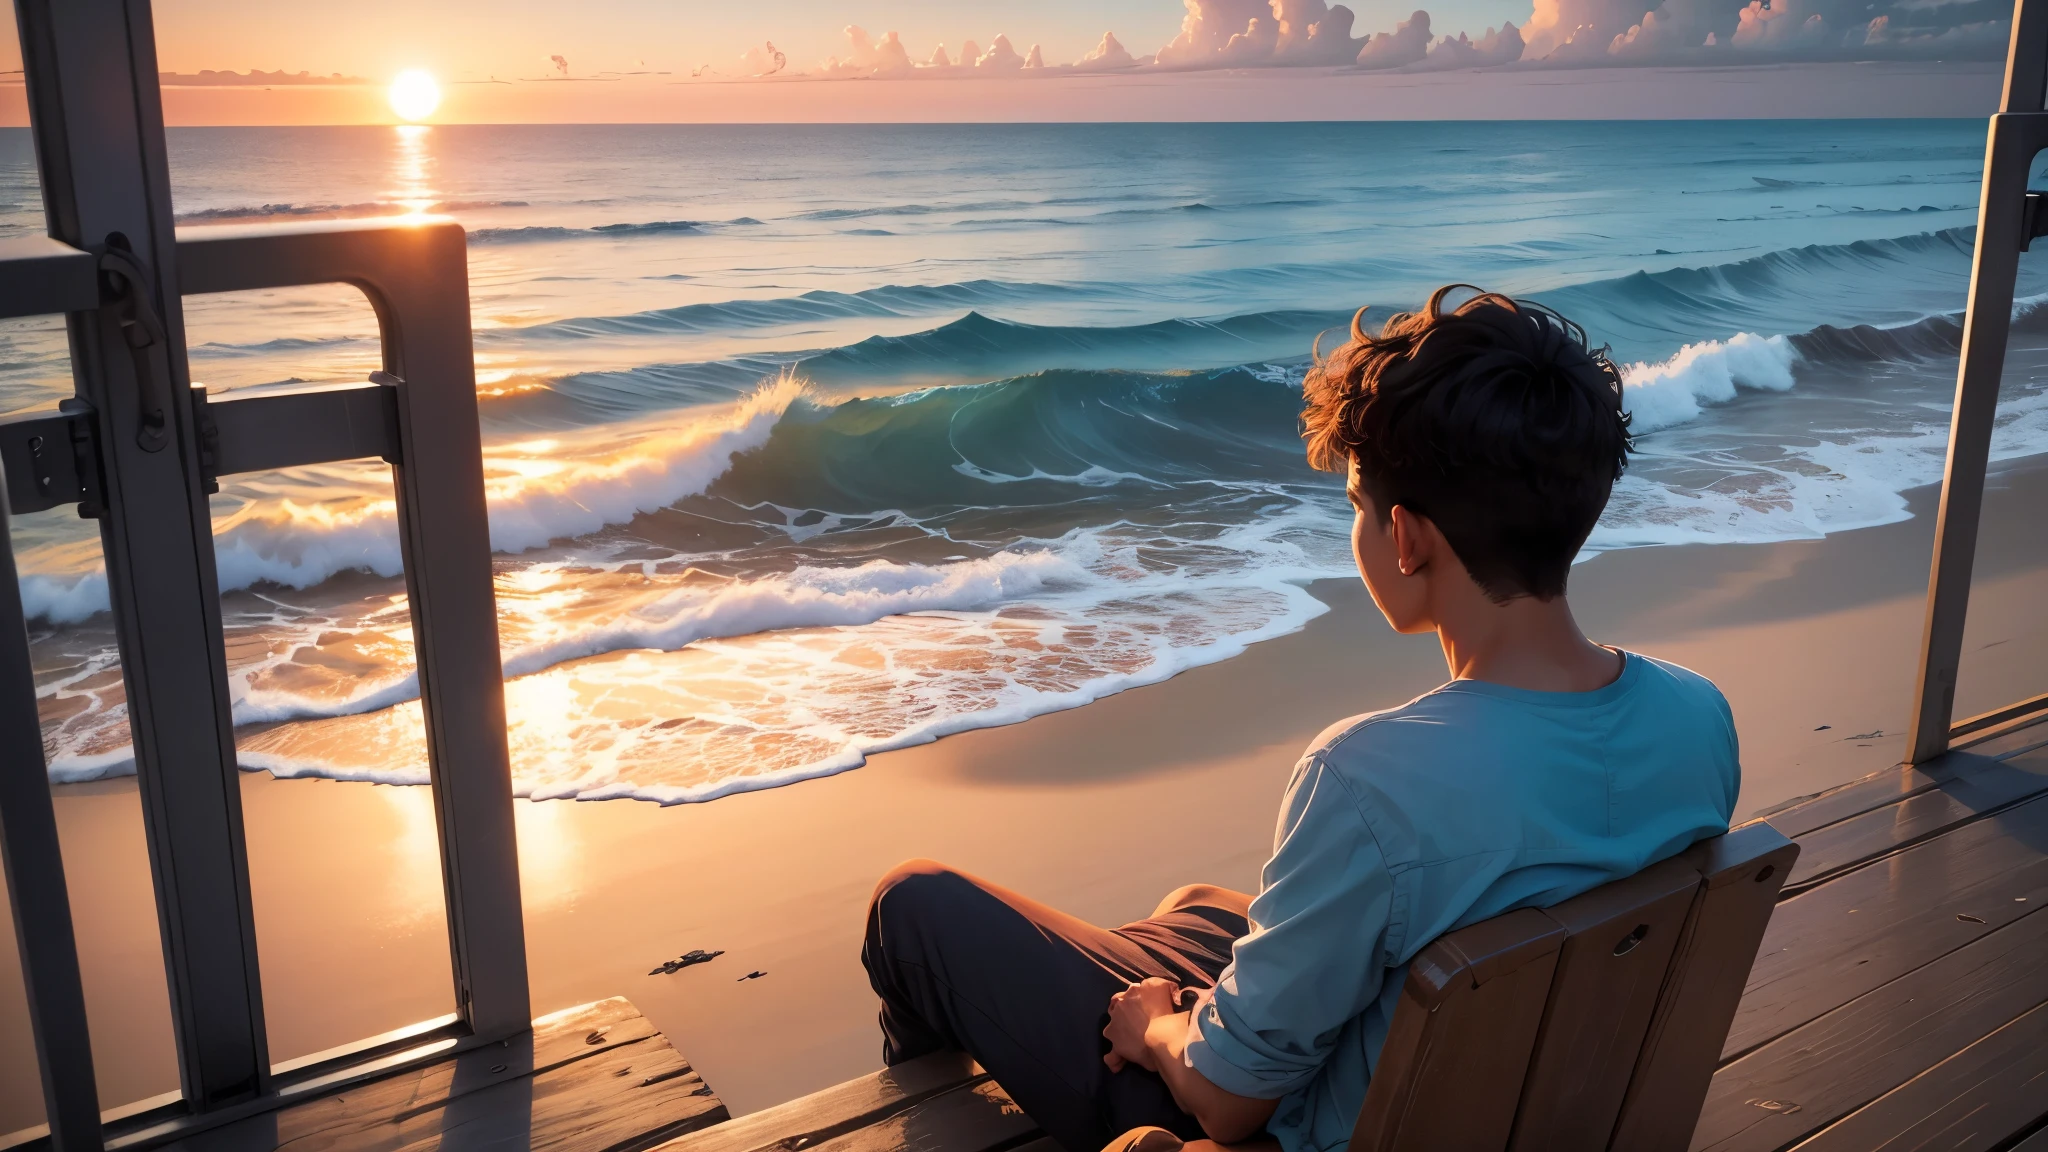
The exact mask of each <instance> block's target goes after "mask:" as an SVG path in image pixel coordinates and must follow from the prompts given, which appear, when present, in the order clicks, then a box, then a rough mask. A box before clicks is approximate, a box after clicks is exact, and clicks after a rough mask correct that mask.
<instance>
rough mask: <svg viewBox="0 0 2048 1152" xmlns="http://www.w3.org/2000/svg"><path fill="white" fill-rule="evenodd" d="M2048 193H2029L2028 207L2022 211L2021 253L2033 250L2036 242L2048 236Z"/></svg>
mask: <svg viewBox="0 0 2048 1152" xmlns="http://www.w3.org/2000/svg"><path fill="white" fill-rule="evenodd" d="M2044 205H2048V192H2034V191H2029V192H2028V193H2027V202H2026V207H2024V208H2022V209H2020V251H2022V252H2025V251H2028V250H2029V249H2031V248H2032V247H2033V245H2034V241H2036V240H2039V239H2040V238H2041V237H2043V236H2048V209H2044Z"/></svg>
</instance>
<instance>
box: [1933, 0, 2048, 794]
mask: <svg viewBox="0 0 2048 1152" xmlns="http://www.w3.org/2000/svg"><path fill="white" fill-rule="evenodd" d="M2005 79H2006V86H2005V96H2004V101H2003V103H2002V106H2001V109H2000V112H1999V114H1998V115H1996V116H1993V117H1992V118H1991V129H1990V137H1989V140H1988V141H1987V142H1986V145H1985V152H1984V185H1983V190H1982V192H1981V193H1980V195H1979V199H1978V203H1977V253H1976V261H1975V263H1974V266H1973V267H1972V268H1971V271H1970V300H1969V312H1968V313H1967V315H1966V318H1965V319H1964V321H1963V348H1962V362H1961V364H1960V365H1959V367H1958V369H1957V372H1956V399H1955V411H1954V416H1953V418H1952V421H1951V423H1950V425H1949V441H1948V463H1947V467H1946V469H1945V471H1944V473H1943V476H1942V484H1941V507H1940V511H1939V513H1938V515H1937V518H1936V520H1935V527H1934V559H1933V565H1932V568H1931V570H1930V571H1929V573H1928V577H1927V617H1926V623H1925V625H1924V627H1923V629H1922V633H1921V661H1920V674H1919V681H1918V683H1917V684H1916V686H1915V688H1914V700H1913V717H1912V726H1911V729H1910V730H1909V732H1908V735H1907V739H1906V747H1907V758H1908V760H1909V761H1910V762H1911V763H1914V764H1919V763H1923V762H1925V761H1928V760H1931V759H1933V758H1935V757H1936V756H1939V755H1941V754H1942V753H1943V752H1946V751H1947V750H1948V742H1949V722H1950V720H1951V719H1952V717H1953V715H1954V710H1955V695H1956V670H1957V667H1958V666H1959V665H1960V663H1961V661H1962V650H1963V624H1964V620H1965V617H1966V616H1967V614H1968V610H1969V603H1970V575H1971V569H1972V567H1973V566H1974V564H1975V561H1976V557H1977V527H1978V519H1979V516H1980V515H1981V513H1982V511H1983V506H1984V473H1985V470H1986V468H1987V467H1988V466H1989V463H1990V458H1991V428H1992V419H1993V417H1994V416H1996V415H1997V411H1998V385H1999V378H2000V377H2001V375H2002V374H2003V373H2004V370H2005V344H2006V337H2007V335H2008V331H2009V329H2010V328H2011V326H2012V297H2013V285H2014V282H2015V279H2016V277H2017V276H2018V273H2019V255H2020V247H2021V245H2023V244H2025V243H2026V242H2027V240H2028V237H2027V235H2026V234H2025V232H2026V229H2025V222H2024V217H2025V207H2026V192H2027V174H2028V169H2029V167H2030V166H2031V165H2032V164H2033V160H2034V156H2035V154H2036V153H2038V152H2039V151H2041V149H2042V146H2043V145H2044V144H2048V128H2044V126H2043V124H2042V120H2043V119H2044V115H2043V112H2042V105H2043V99H2044V93H2048V0H2017V2H2016V3H2015V4H2014V6H2013V30H2012V42H2011V45H2010V48H2009V50H2008V56H2007V59H2006V74H2005Z"/></svg>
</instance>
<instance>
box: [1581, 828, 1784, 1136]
mask: <svg viewBox="0 0 2048 1152" xmlns="http://www.w3.org/2000/svg"><path fill="white" fill-rule="evenodd" d="M1798 853H1799V846H1798V845H1797V844H1794V843H1792V842H1791V841H1790V840H1787V839H1785V837H1784V836H1783V835H1781V834H1780V833H1779V832H1778V830H1777V829H1775V828H1772V827H1770V826H1769V825H1765V824H1758V825H1754V826H1751V827H1747V828H1741V829H1737V830H1736V831H1733V832H1730V833H1729V834H1728V835H1726V836H1716V837H1713V838H1712V839H1709V840H1702V841H1701V842H1699V843H1698V844H1695V845H1693V846H1692V847H1691V848H1688V849H1686V850H1685V852H1684V853H1682V854H1681V856H1680V857H1679V858H1680V859H1682V860H1685V861H1686V862H1687V863H1690V864H1691V865H1692V866H1693V867H1694V868H1697V869H1698V870H1699V873H1700V875H1701V877H1703V879H1704V882H1703V883H1702V884H1701V885H1700V894H1699V899H1698V903H1697V904H1695V905H1694V907H1693V910H1692V912H1691V914H1690V915H1689V916H1688V917H1687V918H1686V924H1685V933H1684V936H1683V937H1682V938H1681V939H1680V941H1679V944H1678V949H1677V954H1676V955H1674V956H1673V957H1672V960H1671V969H1670V974H1669V975H1667V976H1666V977H1665V978H1664V988H1663V990H1662V991H1660V992H1659V993H1658V994H1657V1011H1656V1014H1655V1015H1654V1016H1652V1017H1651V1018H1650V1027H1649V1031H1648V1032H1647V1033H1646V1034H1645V1036H1644V1037H1643V1046H1642V1050H1641V1053H1640V1055H1639V1056H1638V1058H1637V1062H1636V1066H1635V1069H1634V1070H1633V1071H1632V1072H1631V1073H1630V1074H1629V1080H1628V1094H1627V1096H1625V1097H1624V1098H1623V1101H1622V1106H1621V1114H1620V1116H1618V1117H1617V1118H1616V1119H1615V1124H1614V1133H1613V1135H1612V1136H1611V1137H1610V1138H1609V1139H1608V1140H1607V1142H1606V1145H1605V1146H1606V1147H1608V1148H1613V1149H1617V1150H1622V1152H1683V1150H1684V1148H1685V1147H1686V1145H1688V1144H1690V1143H1691V1142H1692V1131H1693V1124H1694V1121H1696V1120H1697V1119H1698V1118H1699V1114H1700V1105H1701V1104H1702V1103H1704V1102H1705V1101H1706V1098H1707V1088H1708V1087H1709V1086H1710V1085H1711V1084H1712V1083H1713V1082H1714V1070H1715V1069H1716V1068H1718V1067H1719V1066H1720V1063H1721V1059H1720V1057H1721V1042H1722V1040H1724V1039H1725V1038H1726V1037H1727V1035H1728V1024H1729V1022H1730V1021H1732V1020H1733V1019H1734V1018H1735V1009H1736V1007H1737V1006H1738V1005H1739V1004H1740V1003H1741V1002H1742V990H1743V986H1744V985H1745V984H1746V983H1748V981H1749V973H1750V969H1751V967H1752V965H1754V963H1755V962H1756V953H1757V946H1758V945H1759V944H1760V943H1762V941H1763V936H1764V930H1765V929H1766V928H1768V927H1770V923H1771V916H1772V914H1773V913H1774V912H1775V911H1776V910H1777V904H1778V889H1779V888H1780V887H1781V886H1782V885H1783V884H1784V882H1785V877H1786V875H1787V874H1789V873H1790V872H1791V870H1792V860H1793V858H1794V857H1795V856H1797V855H1798Z"/></svg>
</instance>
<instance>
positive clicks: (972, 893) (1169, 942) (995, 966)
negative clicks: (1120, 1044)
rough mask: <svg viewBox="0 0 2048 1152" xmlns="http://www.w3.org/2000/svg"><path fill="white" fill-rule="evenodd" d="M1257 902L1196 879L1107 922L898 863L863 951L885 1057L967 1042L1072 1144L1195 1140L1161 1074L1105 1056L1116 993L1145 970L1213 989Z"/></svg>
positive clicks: (1080, 1149)
mask: <svg viewBox="0 0 2048 1152" xmlns="http://www.w3.org/2000/svg"><path fill="white" fill-rule="evenodd" d="M1250 903H1251V897H1249V896H1246V895H1244V894H1243V893H1241V892H1232V891H1230V890H1228V889H1225V888H1217V887H1214V886H1211V885H1206V884H1195V885H1190V886H1188V887H1186V888H1182V889H1180V890H1179V891H1177V892H1174V893H1172V894H1171V895H1169V896H1168V897H1167V898H1166V899H1165V900H1163V901H1161V902H1160V904H1159V908H1158V910H1157V911H1155V912H1154V913H1153V914H1152V915H1151V917H1150V918H1148V919H1144V920H1139V921H1136V922H1135V923H1131V924H1126V925H1124V926H1123V927H1121V928H1116V929H1106V928H1097V927H1096V926H1095V925H1093V924H1089V923H1086V922H1084V921H1081V920H1077V919H1075V918H1074V917H1072V916H1069V915H1067V914H1066V913H1064V912H1060V911H1057V910H1055V909H1052V908H1048V907H1046V906H1045V905H1043V904H1040V903H1038V902H1036V901H1033V900H1030V899H1027V898H1025V897H1023V896H1019V895H1017V894H1016V893H1015V892H1011V891H1009V890H1008V889H1004V888H998V887H997V886H995V885H993V884H990V883H988V882H987V881H985V880H978V879H976V878H974V877H972V876H969V875H967V874H965V873H962V872H956V871H954V870H952V869H950V868H947V867H946V866H945V865H943V864H937V863H934V862H932V861H930V860H913V861H910V862H909V863H906V864H902V865H899V866H898V867H897V868H896V869H895V871H893V872H891V873H889V875H887V876H885V877H883V878H882V882H881V884H880V885H878V886H877V887H876V888H875V897H874V902H873V903H872V904H870V905H869V906H868V935H867V942H866V944H865V945H864V946H863V947H862V949H861V962H862V963H863V964H865V965H867V970H868V978H869V979H870V980H871V981H872V982H873V984H874V987H875V993H876V995H878V996H880V997H881V998H882V1059H883V1060H884V1061H886V1062H887V1063H890V1064H897V1063H901V1062H902V1061H905V1060H909V1059H912V1058H914V1057H918V1056H922V1055H924V1054H926V1053H928V1052H936V1051H939V1050H940V1049H944V1048H959V1049H963V1050H965V1051H966V1052H967V1053H968V1054H969V1055H970V1056H973V1057H974V1059H975V1060H977V1061H979V1062H980V1063H981V1066H982V1067H983V1068H986V1069H988V1071H989V1073H990V1074H991V1075H993V1076H994V1077H995V1079H996V1083H998V1084H1000V1085H1002V1087H1003V1090H1004V1091H1005V1092H1007V1093H1009V1095H1010V1098H1011V1099H1013V1100H1015V1101H1016V1102H1017V1104H1018V1105H1019V1106H1020V1107H1022V1108H1023V1109H1024V1111H1025V1113H1026V1114H1028V1115H1029V1116H1030V1117H1031V1118H1032V1119H1033V1120H1035V1121H1037V1122H1038V1125H1039V1126H1040V1127H1041V1128H1043V1129H1045V1131H1046V1132H1047V1134H1049V1135H1051V1136H1052V1137H1053V1138H1054V1139H1056V1140H1058V1141H1059V1142H1060V1143H1061V1144H1062V1145H1064V1146H1065V1147H1066V1148H1067V1149H1068V1150H1069V1152H1097V1150H1098V1149H1100V1148H1102V1147H1103V1145H1105V1144H1107V1143H1109V1141H1110V1140H1112V1139H1114V1138H1115V1137H1117V1136H1119V1135H1121V1134H1122V1133H1124V1132H1125V1131H1127V1130H1129V1129H1132V1128H1137V1127H1141V1126H1144V1125H1157V1126H1159V1127H1161V1128H1166V1129H1168V1130H1170V1131H1172V1132H1174V1133H1176V1134H1177V1135H1179V1136H1181V1137H1182V1138H1183V1139H1189V1140H1193V1139H1198V1138H1200V1137H1201V1135H1202V1132H1201V1128H1200V1126H1199V1125H1197V1124H1196V1123H1195V1121H1194V1118H1193V1117H1191V1116H1189V1115H1188V1114H1186V1113H1185V1112H1182V1111H1181V1110H1180V1108H1179V1107H1178V1106H1177V1105H1175V1104H1174V1102H1173V1096H1172V1094H1171V1093H1169V1092H1168V1091H1167V1090H1166V1083H1165V1081H1163V1080H1161V1079H1160V1078H1159V1076H1158V1075H1157V1074H1156V1073H1152V1072H1147V1071H1145V1070H1144V1069H1142V1068H1138V1067H1127V1068H1125V1069H1124V1070H1123V1071H1121V1072H1117V1073H1114V1074H1112V1073H1111V1072H1110V1070H1109V1068H1108V1067H1107V1066H1106V1065H1104V1064H1103V1062H1102V1057H1103V1054H1104V1053H1105V1052H1107V1051H1108V1050H1109V1042H1108V1041H1107V1040H1104V1039H1103V1037H1102V1029H1103V1027H1104V1026H1105V1025H1106V1024H1108V1022H1109V998H1110V997H1111V996H1112V995H1114V994H1115V993H1118V992H1121V991H1123V990H1124V989H1125V988H1127V987H1129V986H1130V985H1131V984H1134V983H1136V982H1137V981H1139V980H1143V979H1144V978H1146V977H1147V976H1161V977H1164V978H1166V979H1168V980H1172V981H1174V982H1176V983H1178V984H1179V985H1181V987H1183V988H1208V987H1212V986H1213V985H1214V984H1215V983H1216V977H1217V975H1218V974H1220V973H1221V972H1222V971H1223V968H1224V966H1225V965H1227V964H1229V963H1230V945H1231V942H1232V941H1234V940H1236V939H1237V938H1238V937H1240V936H1243V935H1244V934H1245V933H1246V932H1247V931H1249V930H1250V925H1249V923H1248V922H1247V920H1246V918H1245V917H1246V909H1247V907H1248V906H1249V904H1250Z"/></svg>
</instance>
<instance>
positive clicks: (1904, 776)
mask: <svg viewBox="0 0 2048 1152" xmlns="http://www.w3.org/2000/svg"><path fill="white" fill-rule="evenodd" d="M1943 779H1944V777H1943V776H1940V775H1936V774H1932V773H1929V772H1926V771H1923V770H1921V769H1919V768H1915V767H1913V766H1911V765H1906V766H1904V767H1898V768H1887V769H1885V770H1884V771H1882V772H1875V773H1872V774H1871V775H1869V776H1865V777H1864V778H1863V779H1861V780H1856V781H1852V782H1850V783H1848V784H1844V785H1842V786H1841V787H1839V788H1830V789H1828V790H1827V791H1825V792H1820V793H1817V794H1815V795H1812V796H1808V797H1806V798H1804V799H1802V800H1798V801H1795V802H1793V803H1791V804H1787V805H1785V806H1784V807H1781V808H1778V809H1776V810H1775V811H1770V812H1765V813H1763V819H1764V822H1765V823H1767V824H1769V825H1770V826H1771V827H1773V828H1776V829H1777V830H1778V831H1780V832H1783V833H1784V834H1785V835H1786V836H1788V837H1790V838H1792V839H1794V840H1796V839H1798V838H1799V837H1801V836H1804V835H1806V834H1807V833H1809V832H1812V831H1814V830H1815V829H1817V828H1825V827H1827V826H1828V825H1830V824H1836V823H1839V822H1841V821H1843V820H1847V819H1848V818H1850V817H1851V816H1860V815H1862V814H1863V813H1865V812H1869V811H1871V810H1873V809H1876V808H1883V807H1886V806H1887V805H1891V804H1896V803H1898V802H1899V801H1901V800H1904V799H1906V798H1907V797H1909V796H1918V795H1919V794H1920V793H1922V792H1925V791H1928V790H1929V789H1931V788H1934V787H1937V786H1938V785H1940V783H1941V781H1942V780H1943Z"/></svg>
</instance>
